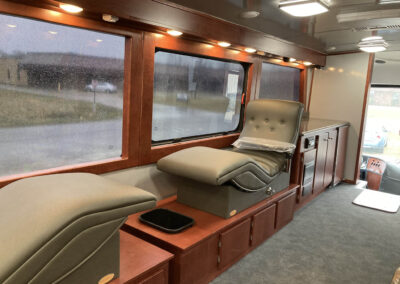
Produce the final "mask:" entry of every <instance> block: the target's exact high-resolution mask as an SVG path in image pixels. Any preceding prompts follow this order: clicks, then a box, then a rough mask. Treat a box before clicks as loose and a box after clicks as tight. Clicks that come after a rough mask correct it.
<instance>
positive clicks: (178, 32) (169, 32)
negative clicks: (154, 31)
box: [167, 30, 182, 36]
mask: <svg viewBox="0 0 400 284" xmlns="http://www.w3.org/2000/svg"><path fill="white" fill-rule="evenodd" d="M167 33H168V34H169V35H172V36H181V35H182V32H180V31H175V30H168V31H167Z"/></svg>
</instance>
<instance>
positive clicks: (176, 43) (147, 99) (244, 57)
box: [140, 32, 256, 164]
mask: <svg viewBox="0 0 400 284" xmlns="http://www.w3.org/2000/svg"><path fill="white" fill-rule="evenodd" d="M143 49H144V53H143V61H144V62H146V64H145V65H144V66H143V67H144V69H143V73H144V76H143V78H147V79H146V80H144V81H143V96H142V98H143V106H142V120H141V126H140V128H141V135H140V139H141V152H140V163H141V164H150V163H155V162H157V161H158V160H159V159H160V158H162V157H164V156H166V155H168V154H171V153H173V152H176V151H178V150H182V149H185V148H189V147H194V146H208V147H214V148H223V147H228V146H229V145H231V144H232V143H233V142H234V141H235V140H236V139H237V138H238V137H239V132H234V133H229V134H226V135H224V134H217V135H213V136H212V137H202V138H199V139H195V140H194V139H193V140H187V141H182V142H176V143H169V144H163V145H153V144H152V140H151V137H152V120H153V97H154V95H153V91H154V88H153V86H154V55H155V52H156V50H157V49H163V50H167V51H173V52H175V53H183V54H191V55H193V56H200V57H207V58H211V59H216V60H224V61H234V62H237V63H242V64H246V65H248V68H247V70H246V69H245V88H244V93H245V102H244V104H245V106H246V105H247V103H248V102H249V100H250V94H251V86H252V78H253V69H254V63H255V61H256V60H255V59H254V57H252V56H251V55H249V54H246V53H245V52H239V51H237V50H233V49H226V48H222V47H219V46H211V45H210V44H207V43H201V42H195V41H189V40H186V39H182V38H173V37H169V36H164V35H161V34H156V33H151V32H146V33H145V35H144V47H143ZM246 78H247V80H246ZM243 119H244V118H242V120H241V121H240V122H239V129H240V127H241V125H242V123H243Z"/></svg>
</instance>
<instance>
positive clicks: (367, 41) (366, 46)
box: [357, 36, 388, 53]
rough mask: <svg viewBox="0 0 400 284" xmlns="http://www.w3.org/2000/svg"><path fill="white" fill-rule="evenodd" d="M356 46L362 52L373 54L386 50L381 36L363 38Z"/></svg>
mask: <svg viewBox="0 0 400 284" xmlns="http://www.w3.org/2000/svg"><path fill="white" fill-rule="evenodd" d="M357 46H358V48H359V49H360V50H362V51H364V52H369V53H375V52H381V51H384V50H386V48H387V47H388V44H387V42H386V41H385V40H384V39H383V38H382V37H381V36H371V37H366V38H363V39H362V40H361V41H360V42H359V43H358V45H357Z"/></svg>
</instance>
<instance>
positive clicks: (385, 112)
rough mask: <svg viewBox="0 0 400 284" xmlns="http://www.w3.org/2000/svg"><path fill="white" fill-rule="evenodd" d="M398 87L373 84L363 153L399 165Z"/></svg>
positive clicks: (399, 103)
mask: <svg viewBox="0 0 400 284" xmlns="http://www.w3.org/2000/svg"><path fill="white" fill-rule="evenodd" d="M399 98H400V87H399V86H384V87H380V86H373V87H371V89H370V92H369V96H368V108H367V115H366V124H365V130H364V141H363V148H362V151H363V155H364V156H377V157H379V158H381V159H383V160H385V161H389V162H394V163H396V164H397V165H400V100H399Z"/></svg>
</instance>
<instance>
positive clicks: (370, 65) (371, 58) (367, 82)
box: [353, 53, 375, 183]
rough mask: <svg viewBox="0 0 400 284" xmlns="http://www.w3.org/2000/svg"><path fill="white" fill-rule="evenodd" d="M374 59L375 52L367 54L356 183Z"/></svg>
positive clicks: (355, 170) (355, 172) (355, 181)
mask: <svg viewBox="0 0 400 284" xmlns="http://www.w3.org/2000/svg"><path fill="white" fill-rule="evenodd" d="M374 59H375V54H373V53H372V54H370V55H369V60H368V69H367V79H366V80H365V89H364V100H363V108H362V114H361V123H360V130H359V132H358V148H357V156H356V165H355V169H354V178H353V182H354V183H357V180H358V177H359V176H360V166H361V165H360V156H361V147H362V141H363V137H364V124H365V120H366V117H365V115H366V109H367V103H368V95H369V89H370V86H371V79H372V71H373V68H374Z"/></svg>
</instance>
